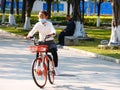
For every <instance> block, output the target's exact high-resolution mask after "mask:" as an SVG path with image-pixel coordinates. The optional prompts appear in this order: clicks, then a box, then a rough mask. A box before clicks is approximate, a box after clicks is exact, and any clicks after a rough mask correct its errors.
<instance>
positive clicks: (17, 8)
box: [16, 0, 19, 16]
mask: <svg viewBox="0 0 120 90" xmlns="http://www.w3.org/2000/svg"><path fill="white" fill-rule="evenodd" d="M16 13H17V16H19V0H16Z"/></svg>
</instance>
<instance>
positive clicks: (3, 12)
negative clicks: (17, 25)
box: [1, 0, 6, 23]
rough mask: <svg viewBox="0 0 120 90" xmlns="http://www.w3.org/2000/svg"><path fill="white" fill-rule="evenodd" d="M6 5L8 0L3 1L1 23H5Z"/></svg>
mask: <svg viewBox="0 0 120 90" xmlns="http://www.w3.org/2000/svg"><path fill="white" fill-rule="evenodd" d="M5 5H6V0H2V1H1V10H2V21H1V23H5Z"/></svg>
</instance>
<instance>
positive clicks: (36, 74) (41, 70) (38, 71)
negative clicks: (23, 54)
mask: <svg viewBox="0 0 120 90" xmlns="http://www.w3.org/2000/svg"><path fill="white" fill-rule="evenodd" d="M32 77H33V80H34V82H35V84H36V85H37V86H38V87H40V88H43V87H44V86H45V85H46V82H47V70H46V66H45V64H44V63H43V62H42V59H41V58H37V59H35V60H34V61H33V64H32Z"/></svg>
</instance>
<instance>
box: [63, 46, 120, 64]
mask: <svg viewBox="0 0 120 90" xmlns="http://www.w3.org/2000/svg"><path fill="white" fill-rule="evenodd" d="M63 48H64V49H67V50H72V51H75V52H78V53H81V54H84V55H87V56H91V57H95V58H99V59H102V60H106V61H110V62H113V63H116V64H120V59H116V58H113V57H108V56H104V55H100V54H96V53H92V52H87V51H84V50H78V49H75V48H71V47H68V46H63Z"/></svg>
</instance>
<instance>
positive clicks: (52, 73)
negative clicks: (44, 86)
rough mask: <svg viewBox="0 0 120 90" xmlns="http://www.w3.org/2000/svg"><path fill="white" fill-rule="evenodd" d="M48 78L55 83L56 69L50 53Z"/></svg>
mask: <svg viewBox="0 0 120 90" xmlns="http://www.w3.org/2000/svg"><path fill="white" fill-rule="evenodd" d="M48 59H49V60H48V79H49V82H50V83H51V84H53V83H54V76H55V70H54V61H53V59H52V57H51V56H50V55H48Z"/></svg>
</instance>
